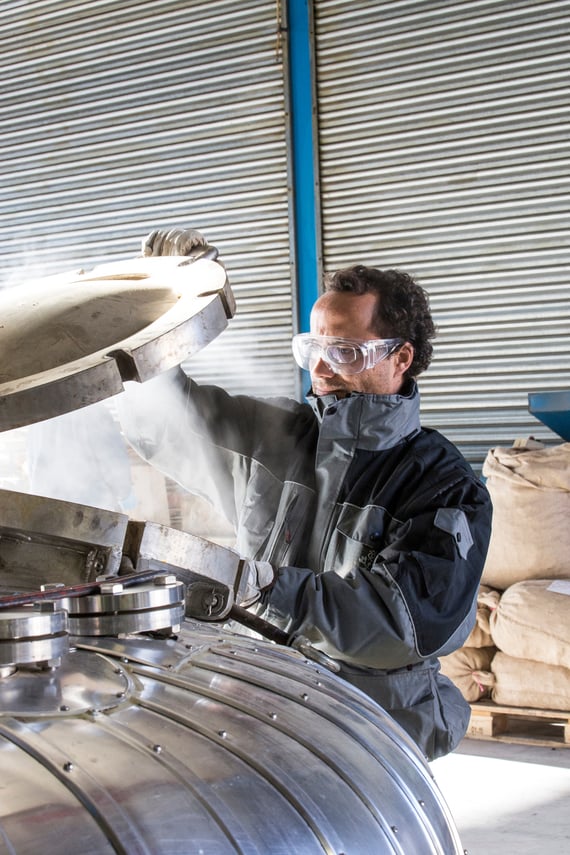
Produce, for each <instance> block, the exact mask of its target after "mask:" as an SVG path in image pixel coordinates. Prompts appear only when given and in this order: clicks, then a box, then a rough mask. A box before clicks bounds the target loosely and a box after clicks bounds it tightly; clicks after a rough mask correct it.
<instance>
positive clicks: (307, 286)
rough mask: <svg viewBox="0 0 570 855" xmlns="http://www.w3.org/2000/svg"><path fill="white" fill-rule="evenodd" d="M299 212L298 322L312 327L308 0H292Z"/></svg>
mask: <svg viewBox="0 0 570 855" xmlns="http://www.w3.org/2000/svg"><path fill="white" fill-rule="evenodd" d="M287 30H288V43H289V49H288V54H289V89H290V97H289V103H290V110H291V119H290V120H291V144H292V166H293V215H294V223H295V256H296V263H297V288H298V294H297V297H298V303H297V305H298V318H297V321H298V325H299V331H300V332H306V331H307V330H308V329H309V315H310V312H311V307H312V305H313V303H314V302H315V300H316V298H317V297H318V295H319V282H320V277H321V266H320V258H319V251H318V246H319V239H318V215H317V212H318V210H319V198H318V170H317V140H316V105H315V85H314V69H313V33H312V20H311V16H310V9H309V4H308V0H287Z"/></svg>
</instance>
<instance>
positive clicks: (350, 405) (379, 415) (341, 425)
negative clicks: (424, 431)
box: [307, 380, 420, 450]
mask: <svg viewBox="0 0 570 855" xmlns="http://www.w3.org/2000/svg"><path fill="white" fill-rule="evenodd" d="M307 401H308V402H309V404H310V405H311V407H312V408H313V411H314V413H315V415H316V416H317V419H318V420H319V422H320V425H321V428H320V433H321V437H323V435H328V436H329V438H331V439H332V438H333V437H334V438H335V439H336V440H337V441H338V440H341V441H342V440H343V439H345V440H346V439H349V438H350V439H353V440H356V446H357V447H358V448H363V449H370V450H374V449H375V450H379V449H386V448H392V447H393V446H395V445H398V443H400V442H402V441H403V440H404V439H406V438H407V437H410V436H413V435H415V434H416V433H418V432H419V430H420V394H419V390H418V387H417V384H416V382H415V381H414V380H412V381H410V384H409V386H408V387H407V388H406V391H405V392H404V393H398V394H397V395H365V394H362V393H359V392H354V393H352V394H350V395H348V397H346V398H339V399H337V397H336V396H335V395H324V396H322V397H317V396H316V395H314V394H313V392H312V390H311V391H310V392H309V393H308V394H307Z"/></svg>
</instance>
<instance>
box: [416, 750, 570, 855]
mask: <svg viewBox="0 0 570 855" xmlns="http://www.w3.org/2000/svg"><path fill="white" fill-rule="evenodd" d="M431 768H432V771H433V774H434V776H435V780H436V782H437V784H438V786H439V788H440V790H441V792H442V793H443V796H444V798H445V800H446V802H447V804H448V805H449V808H450V810H451V812H452V814H453V816H454V818H455V822H456V825H457V828H458V830H459V834H460V837H461V842H462V844H463V848H464V849H465V850H466V851H467V852H468V853H469V855H570V747H567V748H545V747H538V746H533V745H513V744H507V743H502V742H489V741H485V740H479V739H465V740H463V742H462V743H461V744H460V746H459V748H458V749H456V751H454V752H453V754H449V755H447V756H446V757H441V758H440V759H439V760H435V761H434V762H433V763H431Z"/></svg>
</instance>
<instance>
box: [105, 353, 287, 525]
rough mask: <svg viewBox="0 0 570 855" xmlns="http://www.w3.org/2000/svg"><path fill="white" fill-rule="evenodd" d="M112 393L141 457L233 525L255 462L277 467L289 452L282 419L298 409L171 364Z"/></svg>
mask: <svg viewBox="0 0 570 855" xmlns="http://www.w3.org/2000/svg"><path fill="white" fill-rule="evenodd" d="M116 400H117V410H118V415H119V419H120V422H121V426H122V429H123V432H124V434H125V436H126V438H127V440H128V441H129V443H130V444H131V445H132V446H133V448H134V449H135V450H136V451H137V452H138V453H139V454H140V455H141V457H143V458H144V459H145V460H147V461H148V462H149V463H150V464H151V465H152V466H154V467H155V468H157V469H159V470H160V471H161V472H162V473H163V474H165V475H167V476H168V477H170V478H172V479H173V480H174V481H176V482H177V483H178V484H180V485H181V486H182V487H183V488H184V489H185V490H188V492H190V493H193V494H195V495H198V496H201V497H202V498H204V499H206V500H207V501H209V502H210V503H211V504H212V505H213V506H214V507H215V508H216V509H217V510H218V511H219V512H220V513H222V514H223V515H224V516H225V517H226V519H228V520H229V521H230V522H231V523H233V524H234V525H235V524H236V523H237V521H238V517H239V516H240V514H241V515H242V516H243V514H244V508H246V510H247V507H246V506H247V504H248V503H249V502H251V501H253V498H254V497H255V496H256V481H257V480H259V477H258V474H259V469H260V468H263V467H266V468H268V469H270V470H271V471H277V470H278V468H279V466H283V461H286V460H287V459H288V456H289V455H288V448H287V443H288V442H290V439H289V438H288V422H289V421H293V422H294V421H295V419H296V413H295V411H294V410H292V405H293V404H295V402H288V401H287V399H274V400H273V399H271V400H269V399H258V398H253V397H250V396H247V395H230V394H228V393H227V392H226V391H225V390H223V389H221V388H218V387H216V386H206V385H204V386H202V385H199V384H197V383H195V382H194V381H193V380H191V379H190V378H189V377H187V375H186V374H185V372H184V371H183V370H182V369H181V368H178V367H177V368H175V369H172V370H171V371H169V372H165V373H164V374H161V375H159V376H158V377H156V378H154V379H152V380H149V381H147V382H146V383H144V384H139V383H128V384H126V388H125V392H124V393H123V394H122V395H121V396H119V397H118V398H117V399H116ZM267 436H271V437H272V438H273V440H274V441H273V442H272V445H271V448H270V449H269V448H268V447H267V442H266V441H265V440H264V437H267ZM271 455H272V457H271Z"/></svg>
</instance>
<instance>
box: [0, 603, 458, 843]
mask: <svg viewBox="0 0 570 855" xmlns="http://www.w3.org/2000/svg"><path fill="white" fill-rule="evenodd" d="M57 613H58V612H56V614H57ZM0 709H1V714H0V737H1V738H0V762H1V769H2V797H1V799H0V852H1V853H4V852H5V853H11V855H12V853H17V855H24V853H25V855H35V853H39V852H41V853H42V855H51V853H58V855H60V853H62V852H74V853H81V855H88V853H89V855H95V853H97V855H99V853H101V855H102V853H113V852H114V853H117V852H118V853H125V855H139V854H140V855H143V853H144V855H159V853H160V855H162V853H168V855H191V854H193V853H196V855H197V853H203V854H204V855H222V853H243V854H244V855H246V853H247V855H254V853H255V855H293V853H299V855H312V853H319V855H322V853H329V855H332V853H334V855H340V854H341V853H344V855H373V853H406V855H412V853H413V855H415V853H421V855H428V853H442V855H449V853H459V852H462V849H461V847H460V843H459V840H458V837H457V834H456V831H455V828H454V825H453V821H452V819H451V817H450V815H449V813H448V810H447V807H446V805H445V803H444V801H443V799H442V797H441V795H440V793H439V791H438V789H437V787H436V785H435V783H434V781H433V778H432V775H431V772H430V770H429V767H428V765H427V764H426V763H425V762H424V760H423V759H422V757H421V756H419V754H418V753H417V751H416V749H415V748H414V746H413V745H412V744H411V743H410V741H409V740H408V739H407V737H406V736H405V734H404V733H403V732H402V731H401V730H400V728H399V727H398V726H397V725H396V724H395V723H394V722H393V721H392V720H391V719H390V718H389V717H388V715H386V714H385V713H384V712H383V711H382V710H381V709H380V708H379V707H378V706H376V705H375V704H374V703H373V702H372V701H370V700H369V699H368V698H367V697H366V696H364V695H363V694H361V693H360V692H358V691H357V690H356V689H354V688H353V687H351V686H349V685H348V684H347V683H345V682H344V681H342V680H340V679H339V678H337V677H336V676H335V675H334V674H331V673H330V672H328V671H326V670H325V669H324V668H323V667H322V666H320V665H318V664H315V663H314V662H310V661H308V660H306V659H305V658H304V657H303V656H302V655H300V654H299V653H297V652H296V651H293V650H290V649H289V648H286V647H280V646H277V645H274V644H270V643H268V642H262V641H254V640H253V639H250V638H247V637H245V636H240V635H236V634H233V633H230V632H228V631H224V630H220V631H217V630H216V629H215V628H212V627H211V626H209V625H207V624H201V623H197V622H192V621H187V620H185V621H183V623H182V626H181V629H180V631H179V632H178V634H177V636H176V637H173V638H169V639H161V638H156V637H151V636H145V635H138V636H137V635H133V636H129V637H126V638H106V637H99V638H98V637H82V638H79V639H73V638H72V646H71V649H70V652H69V653H68V654H66V655H63V656H62V657H61V659H60V661H59V663H56V667H50V663H48V664H47V666H46V663H43V666H38V667H37V668H36V669H30V668H29V667H28V668H25V669H21V670H16V671H15V672H14V673H7V674H6V676H4V677H3V679H2V680H1V681H0Z"/></svg>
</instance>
